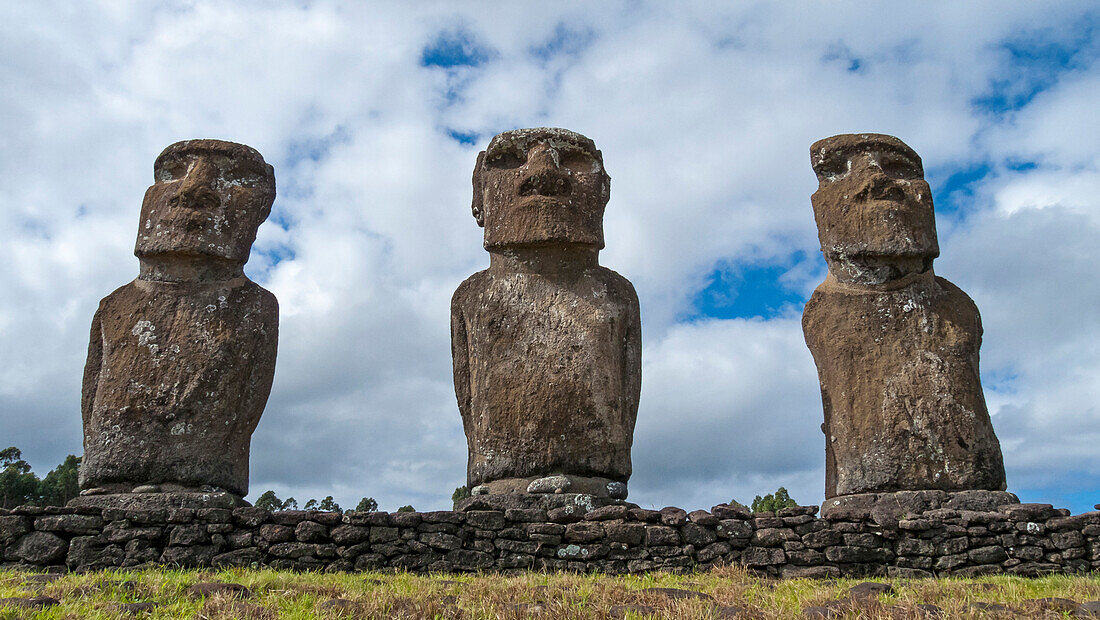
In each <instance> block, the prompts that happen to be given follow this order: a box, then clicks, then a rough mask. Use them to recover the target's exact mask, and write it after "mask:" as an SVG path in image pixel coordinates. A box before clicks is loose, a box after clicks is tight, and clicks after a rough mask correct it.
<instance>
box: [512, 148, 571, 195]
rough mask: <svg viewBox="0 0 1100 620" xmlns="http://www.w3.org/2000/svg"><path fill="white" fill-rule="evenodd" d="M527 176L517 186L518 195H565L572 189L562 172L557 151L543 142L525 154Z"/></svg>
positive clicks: (567, 178)
mask: <svg viewBox="0 0 1100 620" xmlns="http://www.w3.org/2000/svg"><path fill="white" fill-rule="evenodd" d="M527 171H528V174H527V176H526V177H525V178H524V179H523V181H522V182H521V183H520V186H519V195H520V196H567V195H569V193H571V192H572V191H573V184H572V182H571V181H570V180H569V176H568V175H566V174H565V173H564V172H562V170H561V167H560V160H559V157H558V152H557V151H556V150H554V148H553V147H551V146H549V145H545V144H538V145H535V147H533V148H532V149H531V150H530V151H528V154H527Z"/></svg>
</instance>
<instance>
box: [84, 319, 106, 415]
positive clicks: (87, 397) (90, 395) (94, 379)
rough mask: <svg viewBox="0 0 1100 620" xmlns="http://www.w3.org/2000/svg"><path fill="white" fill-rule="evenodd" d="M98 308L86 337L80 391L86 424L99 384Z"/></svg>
mask: <svg viewBox="0 0 1100 620" xmlns="http://www.w3.org/2000/svg"><path fill="white" fill-rule="evenodd" d="M100 312H101V311H100V310H98V309H97V310H96V312H95V316H93V317H92V332H91V335H90V336H89V337H88V361H87V362H86V363H85V364H84V383H83V386H82V389H81V391H80V414H81V416H82V417H83V418H84V424H85V426H87V424H88V420H89V418H90V417H91V415H92V407H93V406H94V405H95V392H96V387H97V386H98V385H99V369H100V366H101V365H102V363H103V328H102V325H101V323H100Z"/></svg>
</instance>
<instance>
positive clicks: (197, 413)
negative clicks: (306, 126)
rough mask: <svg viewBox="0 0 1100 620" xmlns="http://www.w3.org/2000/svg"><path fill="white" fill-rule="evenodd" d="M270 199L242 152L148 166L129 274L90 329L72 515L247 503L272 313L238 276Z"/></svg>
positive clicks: (185, 147) (270, 300)
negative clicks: (221, 497)
mask: <svg viewBox="0 0 1100 620" xmlns="http://www.w3.org/2000/svg"><path fill="white" fill-rule="evenodd" d="M274 199H275V176H274V171H273V169H272V167H271V166H270V165H268V164H267V163H265V162H264V160H263V157H261V156H260V154H259V153H258V152H256V151H255V150H254V149H252V148H250V147H248V146H245V145H243V144H235V143H232V142H223V141H220V140H189V141H185V142H178V143H176V144H173V145H171V146H169V147H168V148H167V149H165V150H164V152H162V153H161V154H160V156H159V157H157V159H156V163H155V165H154V183H153V185H152V186H150V187H149V189H148V191H146V193H145V199H144V202H143V203H142V208H141V221H140V223H139V226H138V237H137V244H136V247H135V251H134V253H135V255H137V256H138V258H139V259H140V262H141V269H140V273H139V276H138V278H137V279H135V280H134V281H132V282H130V283H129V284H126V285H124V286H122V287H121V288H119V289H118V290H116V291H114V292H113V293H111V294H110V295H108V296H107V297H105V298H103V300H102V301H101V302H100V304H99V309H98V310H97V311H96V313H95V317H94V318H93V319H92V330H91V339H90V344H89V347H88V362H87V365H86V367H85V370H84V387H83V395H82V406H81V410H82V415H83V422H84V459H83V462H82V463H81V472H80V484H81V488H82V489H83V490H84V493H83V497H81V498H78V499H77V500H74V501H75V502H76V503H81V502H84V503H96V505H101V504H102V503H103V502H102V501H101V500H103V498H104V497H108V496H112V495H115V494H127V493H130V494H134V495H135V496H140V498H145V497H150V498H152V497H154V496H156V493H158V492H163V493H177V494H178V493H187V492H192V491H193V492H194V493H197V494H198V495H199V496H200V497H208V498H209V497H212V495H211V494H217V493H218V492H226V491H227V492H229V493H230V494H234V495H237V496H243V495H245V494H246V493H247V492H248V453H249V445H250V442H251V436H252V431H253V430H254V429H255V428H256V425H257V423H258V422H259V419H260V415H261V414H262V413H263V409H264V406H265V404H266V402H267V397H268V394H269V392H270V389H271V381H272V378H273V376H274V371H275V354H276V348H277V342H278V323H279V309H278V302H277V301H276V300H275V296H274V295H272V294H271V293H270V292H268V291H266V290H264V289H263V288H261V287H260V286H259V285H257V284H256V283H254V282H252V281H251V280H249V279H248V278H247V277H246V276H245V275H244V271H243V267H244V264H245V262H246V261H247V260H248V255H249V252H250V249H251V246H252V242H253V241H254V240H255V238H256V229H257V227H259V225H260V224H261V223H262V222H263V221H264V219H266V217H267V215H268V213H269V212H270V210H271V204H272V202H273V201H274ZM96 498H98V499H96ZM131 499H132V498H131ZM119 501H122V500H119ZM135 501H136V500H135ZM150 501H152V502H153V503H156V501H159V500H152V499H151V500H150ZM203 501H207V500H203ZM228 501H229V503H230V504H232V503H234V502H233V501H232V500H228ZM123 503H125V504H126V505H127V506H130V505H134V502H133V501H130V500H129V499H127V500H126V501H125V502H123ZM162 503H163V502H162ZM223 503H224V502H223Z"/></svg>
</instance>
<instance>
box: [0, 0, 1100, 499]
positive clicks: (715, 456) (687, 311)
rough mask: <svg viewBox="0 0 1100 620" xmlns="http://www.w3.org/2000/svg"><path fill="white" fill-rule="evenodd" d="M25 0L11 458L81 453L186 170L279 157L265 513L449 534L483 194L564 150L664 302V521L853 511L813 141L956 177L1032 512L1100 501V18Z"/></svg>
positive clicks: (9, 37)
mask: <svg viewBox="0 0 1100 620" xmlns="http://www.w3.org/2000/svg"><path fill="white" fill-rule="evenodd" d="M719 4H720V3H714V2H677V3H668V2H641V1H613V0H608V1H606V2H600V3H590V2H555V3H546V2H511V3H501V4H499V5H496V6H493V7H492V8H489V5H488V4H486V3H478V2H467V3H461V2H422V3H405V2H348V3H339V2H321V1H318V2H304V1H299V2H280V1H269V0H264V1H255V2H248V1H245V2H234V3H223V2H206V1H194V2H145V1H132V2H126V1H121V0H120V1H115V2H80V3H73V2H50V1H41V2H16V1H14V0H7V1H3V2H0V56H2V57H3V58H4V62H3V63H0V85H2V88H0V135H2V136H3V138H2V139H0V144H2V145H3V147H2V148H0V447H6V446H8V445H15V446H18V447H19V448H20V449H22V451H23V454H24V457H25V458H26V459H27V460H28V461H29V462H30V463H31V464H32V465H33V466H34V468H35V471H36V472H38V473H39V474H45V472H46V471H48V470H49V469H51V468H52V467H54V466H55V465H56V464H58V463H60V462H61V461H62V460H63V459H64V457H65V455H67V454H70V453H75V454H79V453H80V451H81V422H80V382H81V376H82V370H83V366H84V362H85V356H86V353H87V344H88V333H89V332H88V329H89V325H90V322H91V318H92V315H93V313H94V312H95V309H96V307H97V305H98V302H99V300H100V299H101V298H102V297H104V296H105V295H107V294H109V293H110V292H111V291H112V290H114V289H115V288H117V287H119V286H121V285H123V284H125V283H127V282H129V281H130V280H132V279H133V278H134V277H135V276H136V275H137V269H138V262H137V259H136V258H134V256H133V245H134V239H135V235H136V227H137V220H138V212H139V208H140V205H141V199H142V196H143V194H144V191H145V188H146V187H147V186H148V185H150V184H151V183H152V165H153V160H154V159H155V157H156V156H157V154H158V153H159V152H160V151H161V150H162V149H163V148H164V147H166V146H168V145H169V144H171V143H173V142H176V141H178V140H184V139H191V138H219V139H223V140H232V141H235V142H242V143H245V144H248V145H250V146H252V147H254V148H256V149H257V150H259V151H260V153H262V154H263V156H264V158H265V159H266V160H267V161H268V163H271V164H272V165H273V166H274V167H275V174H276V178H277V184H278V197H277V198H276V200H275V204H274V208H273V211H272V214H271V217H270V218H269V219H268V221H267V222H266V223H264V224H263V225H262V226H261V227H260V230H259V234H258V237H257V240H256V244H255V246H254V247H253V251H252V257H251V259H250V261H249V263H248V264H247V266H246V267H245V271H246V273H247V274H248V275H249V276H250V277H251V278H252V279H253V280H255V281H256V282H258V283H259V284H261V285H262V286H264V287H265V288H267V289H269V290H270V291H272V292H273V293H274V294H275V295H276V296H277V297H278V299H279V304H280V308H281V319H280V321H281V323H280V342H279V355H278V362H277V368H276V374H275V380H274V385H273V388H272V392H271V398H270V400H269V401H268V405H267V409H266V411H265V413H264V415H263V418H262V419H261V421H260V424H259V427H258V428H257V430H256V432H255V434H254V435H253V439H252V454H251V494H250V497H251V498H253V499H254V498H255V497H256V496H257V495H259V494H260V493H262V492H263V491H264V490H267V489H272V490H274V491H276V493H277V494H278V495H279V496H280V497H287V496H294V497H296V498H298V499H299V500H304V499H306V498H310V497H315V498H321V497H324V496H326V495H332V496H334V497H335V499H336V500H337V501H338V502H339V503H340V504H342V505H343V506H344V507H345V508H350V507H353V506H354V505H355V504H356V503H357V502H358V501H359V499H360V498H362V497H365V496H370V497H374V498H375V499H376V500H377V501H378V502H379V504H380V506H381V508H382V509H386V510H395V509H396V508H397V507H398V506H401V505H405V504H412V505H413V506H415V507H416V508H417V509H421V510H431V509H436V510H438V509H446V508H449V506H450V497H451V493H452V491H453V490H454V488H455V487H457V486H459V485H461V484H463V483H464V482H465V464H466V442H465V438H464V436H463V433H462V426H461V422H460V419H459V415H458V408H457V405H456V402H455V396H454V391H453V386H452V379H451V361H450V348H449V347H450V335H449V302H450V296H451V294H452V292H453V291H454V289H455V288H456V287H457V286H458V284H459V283H460V282H461V281H462V280H464V279H465V278H466V277H468V276H469V275H471V274H473V273H474V272H476V271H478V270H481V269H484V268H485V267H486V266H487V265H488V255H487V254H486V253H485V251H484V250H483V248H482V246H481V234H482V229H480V228H478V226H477V224H476V222H475V221H474V219H473V218H472V217H471V214H470V195H471V185H470V175H471V172H472V170H473V165H474V162H475V159H476V156H477V152H478V151H479V150H481V149H483V148H485V146H486V145H487V144H488V142H489V140H490V139H491V138H492V136H493V135H495V134H497V133H499V132H501V131H506V130H509V129H514V128H517V127H535V126H556V127H566V128H569V129H572V130H575V131H578V132H580V133H582V134H585V135H587V136H589V137H590V138H592V139H593V140H595V142H596V145H597V147H598V148H600V149H601V150H602V152H603V156H604V163H605V166H606V169H607V171H608V172H609V173H610V175H611V177H612V185H611V200H610V203H609V204H608V206H607V212H606V218H605V236H606V241H607V248H606V249H605V250H604V251H603V252H602V253H601V257H600V259H601V263H602V264H603V265H605V266H607V267H609V268H611V269H614V270H615V271H617V272H618V273H620V274H622V275H624V276H625V277H627V278H628V279H630V280H631V281H632V282H633V284H634V286H635V288H636V289H637V291H638V295H639V297H640V300H641V311H642V324H643V358H642V398H641V405H640V410H639V413H638V423H637V428H636V431H635V434H634V448H633V463H634V475H633V477H632V478H631V481H630V499H631V500H632V501H634V502H637V503H639V504H640V505H642V506H646V507H657V508H659V507H662V506H667V505H676V506H681V507H685V508H687V509H689V510H691V509H695V508H709V507H710V506H713V505H715V504H718V503H721V502H726V501H729V500H730V499H738V500H740V501H742V502H749V501H751V500H752V498H753V497H754V496H755V495H762V494H765V493H770V492H773V491H775V490H776V488H777V487H779V486H784V487H786V488H787V489H788V490H789V491H790V494H791V495H792V497H794V499H796V500H798V501H799V502H801V503H807V504H812V503H819V502H821V501H822V493H823V479H824V471H823V467H824V465H823V463H824V438H823V436H822V434H821V432H820V429H819V425H820V423H821V420H822V411H821V400H820V394H819V389H818V383H817V375H816V371H815V368H814V364H813V359H812V357H811V356H810V353H809V351H808V350H807V348H806V346H805V344H804V340H803V336H802V331H801V324H800V317H801V312H802V307H803V304H804V303H805V301H806V299H807V298H808V297H809V295H810V293H811V292H812V291H813V289H814V287H815V286H817V284H818V283H820V281H821V280H822V278H823V277H824V275H825V263H824V261H823V260H822V259H821V254H820V249H819V244H818V240H817V233H816V229H815V227H814V221H813V214H812V210H811V208H810V200H809V197H810V194H811V193H813V191H814V190H815V189H816V186H817V183H816V179H815V177H814V174H813V171H812V170H811V168H810V165H809V145H810V144H811V143H812V142H814V141H815V140H818V139H820V138H824V137H827V136H831V135H834V134H838V133H850V132H878V133H887V134H891V135H895V136H898V137H899V138H901V139H902V140H904V141H905V142H906V143H907V144H909V145H910V146H912V147H913V148H914V149H915V150H916V151H917V152H918V153H919V154H920V155H921V157H922V158H923V160H924V165H925V169H926V174H927V178H928V181H929V183H930V184H931V186H932V190H933V197H934V200H935V204H936V218H937V225H938V230H939V238H940V248H941V257H940V258H939V259H938V260H937V261H936V263H935V270H936V273H937V274H938V275H941V276H943V277H946V278H947V279H949V280H951V281H952V282H954V283H955V284H957V285H958V286H959V287H961V288H962V289H963V290H964V291H966V292H967V293H968V294H969V295H970V296H971V297H972V298H973V299H974V300H975V302H976V303H977V305H978V308H979V309H980V311H981V313H982V320H983V324H984V328H985V334H984V341H983V346H982V349H981V371H982V381H983V385H984V388H985V394H986V399H987V403H988V405H989V411H990V414H991V416H992V420H993V424H994V427H995V429H996V432H997V435H998V437H999V438H1000V440H1001V445H1002V448H1003V451H1004V460H1005V465H1006V470H1007V476H1008V486H1009V490H1010V491H1013V492H1015V493H1017V494H1018V495H1019V496H1020V497H1021V499H1022V500H1024V501H1041V502H1046V503H1052V504H1055V505H1056V506H1059V507H1067V508H1070V509H1071V510H1073V512H1075V513H1077V512H1082V511H1085V510H1091V508H1092V505H1093V504H1095V503H1097V502H1100V449H1098V446H1100V405H1098V403H1100V346H1098V344H1097V343H1098V342H1100V311H1098V308H1100V278H1097V277H1096V275H1095V266H1096V265H1098V264H1100V205H1098V198H1097V196H1098V195H1100V146H1098V145H1100V114H1097V113H1096V112H1095V109H1096V102H1097V101H1100V64H1098V58H1100V3H1097V2H1082V1H1081V0H1076V1H1073V2H1061V1H1058V0H1052V1H1049V2H1042V3H1037V2H1014V3H1006V2H989V1H972V2H951V1H948V2H927V3H912V2H883V3H875V4H873V5H869V4H867V3H855V2H828V3H824V2H786V3H764V2H737V3H725V5H724V6H717V5H719Z"/></svg>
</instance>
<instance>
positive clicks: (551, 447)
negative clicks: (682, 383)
mask: <svg viewBox="0 0 1100 620" xmlns="http://www.w3.org/2000/svg"><path fill="white" fill-rule="evenodd" d="M473 184H474V199H473V212H474V217H475V218H476V219H477V221H478V224H479V225H481V226H484V227H485V248H486V249H487V250H488V251H489V254H490V264H489V268H488V269H487V270H485V271H481V272H478V273H476V274H474V275H473V276H471V277H470V278H469V279H467V280H466V281H465V282H463V283H462V284H461V285H460V286H459V287H458V290H457V291H455V294H454V298H453V300H452V302H451V344H452V354H453V359H454V382H455V392H456V395H457V397H458V405H459V410H460V412H461V414H462V420H463V425H464V427H465V431H466V438H467V443H468V445H469V462H468V469H467V480H468V484H469V486H470V488H471V489H474V493H475V497H476V496H477V494H478V493H490V494H498V493H507V494H521V493H525V492H526V491H527V489H528V486H529V485H532V483H535V484H533V486H532V488H533V490H538V491H546V490H551V491H553V490H558V491H565V490H568V491H569V492H572V493H577V492H582V493H587V494H593V495H602V496H605V497H618V498H621V497H625V494H626V490H625V488H624V487H622V486H621V485H611V483H615V482H620V483H625V482H626V481H627V479H628V478H629V477H630V472H631V465H630V447H631V444H632V443H633V433H634V422H635V419H636V416H637V410H638V396H639V391H640V386H641V332H640V325H639V312H638V297H637V294H636V293H635V292H634V288H633V286H631V284H630V282H629V281H627V280H626V278H623V277H622V276H620V275H619V274H617V273H615V272H614V271H611V270H609V269H606V268H604V267H601V266H600V265H599V263H598V254H599V250H600V249H601V248H603V246H604V241H603V212H604V207H605V205H606V204H607V200H608V198H609V196H610V177H608V175H607V173H606V172H605V171H604V169H603V158H602V155H601V154H600V152H599V151H598V150H596V147H595V145H594V144H593V143H592V141H591V140H589V139H588V138H586V137H584V136H581V135H579V134H576V133H573V132H571V131H567V130H564V129H547V128H540V129H522V130H515V131H509V132H505V133H502V134H500V135H498V136H496V137H495V138H493V140H492V141H491V142H490V143H489V147H488V148H487V149H486V150H485V151H484V152H482V153H481V154H479V155H478V161H477V166H476V168H475V170H474V177H473ZM559 474H564V475H568V476H569V482H570V484H569V485H568V489H564V488H561V487H562V486H564V485H560V486H559V487H557V488H556V489H555V488H553V485H551V484H549V482H542V481H540V482H537V483H536V481H537V480H538V479H540V478H543V477H546V476H554V475H559ZM559 481H560V480H559Z"/></svg>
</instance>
